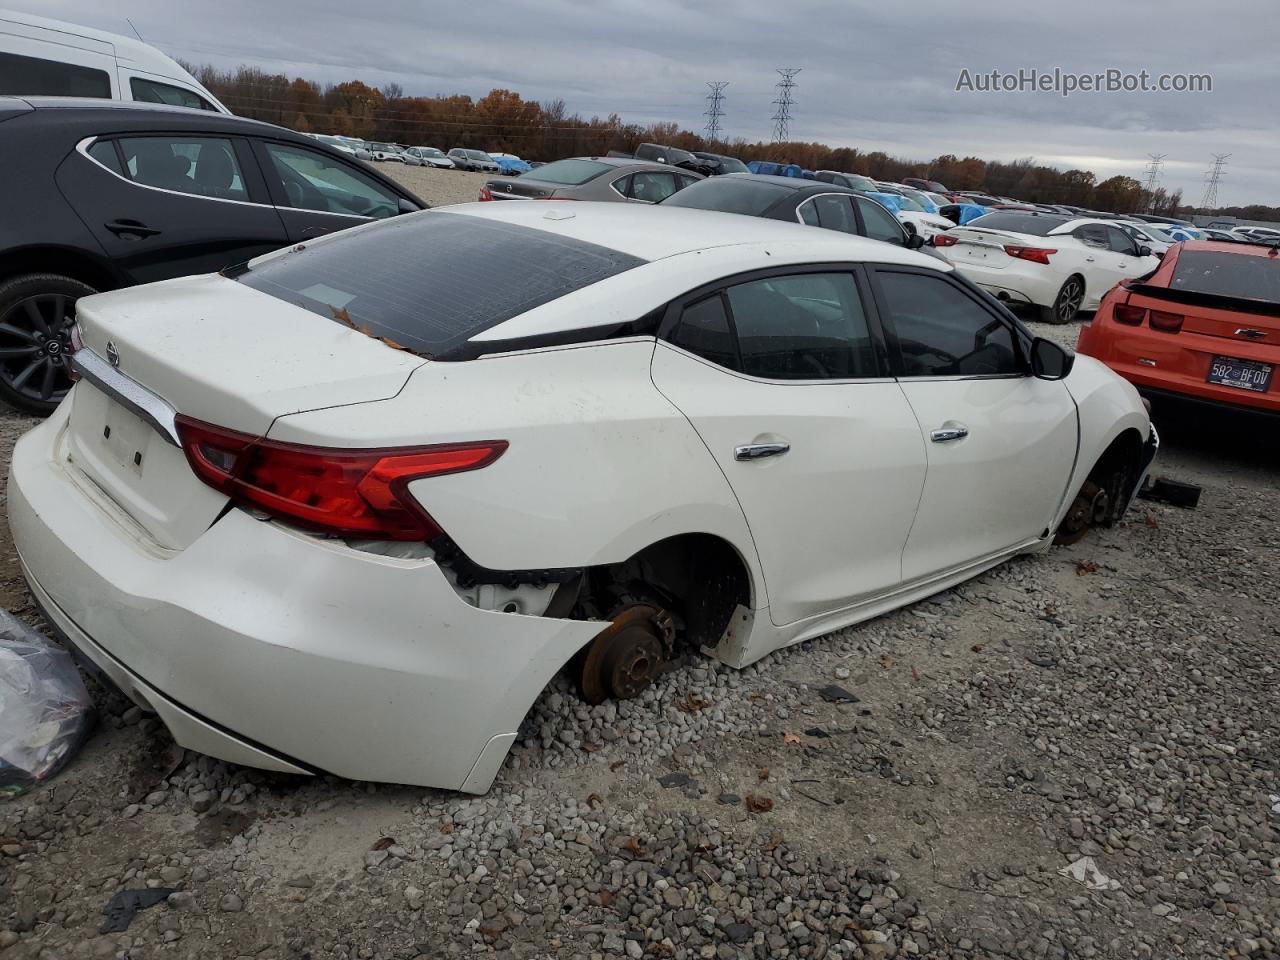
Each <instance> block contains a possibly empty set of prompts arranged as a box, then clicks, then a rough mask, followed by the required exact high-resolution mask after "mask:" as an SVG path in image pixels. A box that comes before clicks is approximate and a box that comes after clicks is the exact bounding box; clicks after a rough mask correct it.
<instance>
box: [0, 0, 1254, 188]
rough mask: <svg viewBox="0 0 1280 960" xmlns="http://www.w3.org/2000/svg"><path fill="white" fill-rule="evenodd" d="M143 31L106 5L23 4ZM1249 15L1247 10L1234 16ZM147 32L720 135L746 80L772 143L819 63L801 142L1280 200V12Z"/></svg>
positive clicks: (501, 13) (207, 27)
mask: <svg viewBox="0 0 1280 960" xmlns="http://www.w3.org/2000/svg"><path fill="white" fill-rule="evenodd" d="M7 2H8V3H11V4H13V3H16V4H17V5H18V6H19V7H26V8H28V9H30V10H31V12H33V13H39V14H42V15H45V16H52V17H59V18H62V19H66V20H72V21H76V22H80V23H86V24H92V25H94V26H99V27H103V28H106V29H112V30H118V31H120V32H129V31H128V26H127V24H125V23H124V21H123V19H122V18H121V17H119V16H117V15H114V14H108V13H104V8H103V7H102V5H101V4H99V3H98V2H96V0H39V2H38V3H34V2H31V0H7ZM1228 11H1229V12H1228ZM128 14H129V16H130V17H132V19H133V21H134V23H135V24H136V25H137V27H138V29H139V30H140V31H141V32H142V34H143V36H144V37H145V38H146V39H147V40H148V41H150V42H152V43H155V44H156V45H157V46H159V47H161V48H162V49H164V50H165V51H166V52H168V53H170V54H172V55H175V56H180V57H182V58H183V59H187V60H194V61H197V62H209V63H214V64H217V65H218V66H223V67H225V66H234V65H237V64H239V63H242V62H243V63H252V64H255V65H257V66H261V67H263V68H265V69H270V70H273V71H275V70H278V71H281V72H285V73H289V74H298V75H302V76H307V77H310V78H313V79H317V80H321V81H336V80H344V79H350V78H353V77H354V78H358V79H362V80H364V81H365V82H367V83H371V84H374V85H381V84H383V83H386V82H390V81H395V82H398V83H400V84H401V85H402V86H403V87H404V89H405V91H406V92H407V93H410V94H424V95H430V94H448V93H466V94H471V95H472V96H479V95H483V94H484V93H486V92H487V91H488V90H489V89H490V88H491V87H495V86H503V87H510V88H512V89H515V90H517V91H518V92H519V93H520V94H521V95H522V96H525V97H527V98H532V99H539V100H545V99H550V98H559V97H563V98H564V99H565V100H566V102H567V105H568V107H569V109H570V111H575V112H581V113H583V114H585V115H588V116H590V115H593V114H599V115H602V116H603V115H607V114H609V113H614V112H616V113H619V114H621V115H622V116H623V117H624V118H625V119H627V120H634V121H640V122H647V121H651V120H674V121H676V122H678V123H680V124H681V125H683V126H686V127H689V128H692V129H700V128H701V126H702V123H703V117H702V111H703V109H704V108H705V103H704V101H703V96H704V95H705V93H706V88H705V86H704V83H705V81H707V80H728V81H729V82H730V86H729V88H728V90H727V94H728V96H727V99H726V102H725V108H726V113H727V115H726V119H725V130H726V131H727V132H728V134H729V135H730V136H743V137H746V138H748V139H767V138H768V136H769V134H770V132H771V124H770V120H769V117H770V115H771V114H772V112H773V109H774V108H773V106H772V104H771V103H770V101H771V100H772V99H773V96H774V90H773V83H774V82H775V81H776V79H777V77H776V76H775V74H774V72H773V71H774V68H775V67H781V66H796V67H801V68H803V72H802V73H801V74H800V76H799V77H798V80H799V84H800V85H799V87H798V89H797V91H796V101H797V105H796V109H795V111H794V118H795V119H794V120H793V122H792V127H791V129H792V135H793V137H795V138H796V139H804V140H820V141H825V142H827V143H830V144H832V145H846V146H852V147H857V148H858V149H861V150H885V151H886V152H889V153H892V154H896V155H901V156H907V157H911V158H916V159H927V158H929V157H932V156H935V155H937V154H940V153H944V152H945V153H956V154H960V155H964V154H976V155H979V156H983V157H987V158H991V159H1013V158H1016V157H1027V156H1030V157H1035V158H1036V159H1037V160H1039V161H1041V162H1046V163H1051V164H1054V165H1056V166H1063V167H1067V166H1085V167H1088V168H1089V169H1092V170H1094V171H1095V172H1097V173H1098V174H1099V175H1100V176H1103V177H1105V176H1110V175H1113V174H1116V173H1124V174H1130V175H1135V176H1136V175H1139V174H1140V173H1141V170H1142V167H1143V165H1144V164H1145V162H1146V155H1147V154H1148V153H1167V154H1168V155H1169V161H1168V163H1167V165H1166V171H1167V172H1166V175H1165V177H1164V180H1163V185H1164V186H1166V187H1168V188H1170V189H1177V188H1181V189H1182V191H1183V194H1184V196H1185V197H1186V198H1187V199H1188V200H1190V201H1191V202H1196V201H1198V200H1199V197H1200V194H1201V192H1202V190H1203V182H1202V181H1203V173H1204V171H1205V170H1206V169H1207V168H1208V166H1209V164H1210V161H1211V155H1212V154H1213V153H1225V152H1230V153H1232V154H1233V155H1234V156H1233V158H1232V161H1231V165H1230V167H1229V168H1228V173H1229V176H1228V179H1227V181H1226V182H1225V183H1224V186H1223V188H1222V190H1221V192H1220V197H1221V199H1222V201H1223V202H1228V203H1245V202H1263V203H1272V204H1280V173H1277V172H1275V168H1274V164H1273V162H1272V158H1273V157H1274V156H1275V155H1276V153H1277V150H1278V149H1280V133H1277V132H1276V131H1275V125H1274V118H1275V111H1274V109H1273V108H1272V105H1271V99H1272V96H1273V90H1275V89H1277V82H1278V81H1280V63H1277V61H1276V60H1275V58H1274V56H1273V44H1272V43H1271V38H1270V32H1269V30H1267V29H1265V28H1264V29H1260V26H1261V25H1266V24H1268V23H1270V22H1271V19H1272V17H1273V15H1274V0H1235V2H1233V3H1231V4H1230V5H1214V6H1210V5H1206V4H1204V3H1202V2H1200V0H1165V2H1163V3H1161V4H1160V5H1159V6H1155V5H1152V4H1146V3H1122V2H1119V0H1075V2H1073V3H1069V4H1035V5H1026V4H1016V3H1010V2H1008V0H968V2H966V3H964V4H960V5H956V4H944V3H942V2H940V0H918V2H916V3H913V4H887V3H874V4H873V3H863V2H857V3H855V2H847V0H846V2H843V3H835V2H830V0H828V2H814V0H787V2H786V3H779V2H777V0H735V2H716V3H707V2H702V3H695V2H691V0H646V2H644V3H639V2H628V0H543V2H539V3H536V4H532V3H525V2H521V0H511V2H508V3H506V4H502V5H491V4H486V5H483V6H481V5H478V4H467V3H457V2H453V0H451V2H448V3H444V2H440V0H430V2H423V0H380V2H378V3H376V4H365V5H363V6H361V7H358V8H357V7H355V6H354V5H353V4H351V3H350V0H341V2H339V0H274V2H267V3H264V2H262V0H221V2H219V3H217V4H216V5H210V4H208V3H203V4H199V5H197V4H195V3H194V2H191V0H179V2H176V3H175V2H173V0H134V2H131V3H130V4H129V5H128ZM1054 67H1060V68H1062V69H1063V70H1066V71H1072V72H1076V73H1090V72H1097V71H1103V70H1106V69H1107V68H1118V69H1122V70H1131V71H1135V72H1136V71H1138V70H1142V69H1146V70H1148V71H1150V72H1152V73H1153V74H1159V73H1176V72H1185V73H1209V74H1211V75H1212V76H1213V92H1212V93H1209V94H1192V93H1182V94H1179V93H1163V94H1151V93H1146V94H1144V93H1132V94H1123V93H1117V94H1100V93H1099V94H1083V93H1080V94H1076V95H1075V96H1073V97H1071V98H1069V99H1063V98H1061V97H1059V96H1057V95H1055V94H1052V93H1034V94H1033V93H985V94H984V93H974V92H956V90H955V84H956V79H957V77H958V76H959V74H960V71H961V70H962V69H968V70H970V71H971V72H974V73H976V72H983V71H990V70H992V69H999V70H1002V71H1009V72H1012V71H1016V70H1018V69H1019V68H1037V69H1040V70H1052V69H1053V68H1054Z"/></svg>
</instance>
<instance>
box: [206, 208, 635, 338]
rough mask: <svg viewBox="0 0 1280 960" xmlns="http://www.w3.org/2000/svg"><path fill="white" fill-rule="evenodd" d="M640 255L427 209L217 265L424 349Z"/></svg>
mask: <svg viewBox="0 0 1280 960" xmlns="http://www.w3.org/2000/svg"><path fill="white" fill-rule="evenodd" d="M644 262H645V261H643V260H640V259H639V258H637V257H632V256H628V255H627V254H625V253H620V252H618V251H617V250H612V249H610V248H608V247H600V246H596V245H595V244H592V243H584V242H582V241H580V240H572V239H569V238H566V237H561V236H557V235H555V234H552V233H548V232H546V231H544V230H535V229H532V228H530V227H522V226H516V225H513V224H509V223H500V222H497V221H493V220H488V219H485V218H484V217H472V216H467V215H465V214H455V213H438V212H427V213H422V214H412V215H408V216H401V217H396V218H394V219H391V220H387V221H385V222H383V223H380V224H378V225H376V226H373V227H369V228H366V229H363V230H356V231H353V232H350V233H343V234H339V235H338V236H336V237H334V238H333V239H332V240H326V241H324V242H323V243H317V244H315V245H314V246H307V245H305V244H304V245H302V247H301V248H294V249H292V250H290V251H289V252H287V253H283V254H279V255H277V256H273V257H270V258H269V259H265V260H262V261H259V262H256V263H255V262H250V263H249V264H245V265H243V266H240V267H236V268H234V269H232V270H230V271H228V272H227V275H228V276H231V277H234V278H235V279H236V280H239V281H240V282H241V283H243V284H245V285H246V286H249V287H252V288H254V289H255V290H261V291H262V292H263V293H267V294H270V295H271V296H273V297H277V298H278V299H280V300H284V301H287V302H288V303H292V304H296V305H297V306H300V307H303V308H304V309H307V310H310V311H311V312H312V313H318V314H320V315H321V316H322V317H329V318H330V319H332V320H334V321H335V322H338V323H345V324H347V325H348V326H351V327H354V328H355V329H357V330H359V331H360V332H361V333H366V334H368V335H369V336H372V337H377V338H378V339H381V340H386V341H389V342H390V344H391V345H393V346H399V347H404V348H405V349H407V350H411V351H413V352H414V353H417V354H421V355H422V356H425V357H436V358H443V357H447V354H448V353H449V352H450V351H451V350H453V349H455V348H457V347H460V346H461V345H462V344H464V343H465V342H466V341H467V340H468V339H469V338H470V337H472V336H474V335H475V334H477V333H479V332H480V331H482V330H487V329H488V328H489V327H492V326H495V325H497V324H499V323H502V322H503V321H505V320H510V319H511V318H512V317H515V316H519V315H520V314H522V313H525V312H526V311H528V310H532V309H533V308H534V307H537V306H541V305H542V304H544V303H548V302H550V301H552V300H555V299H557V298H559V297H563V296H565V295H566V294H568V293H572V292H573V291H575V290H579V289H581V288H583V287H587V286H590V285H591V284H593V283H597V282H599V281H600V280H604V279H605V278H607V277H612V276H614V275H615V274H619V273H622V272H623V271H624V270H629V269H631V268H632V267H636V266H639V265H640V264H642V263H644Z"/></svg>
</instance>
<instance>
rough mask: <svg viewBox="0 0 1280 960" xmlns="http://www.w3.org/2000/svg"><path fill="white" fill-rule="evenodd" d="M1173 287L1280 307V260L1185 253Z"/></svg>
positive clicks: (1181, 256)
mask: <svg viewBox="0 0 1280 960" xmlns="http://www.w3.org/2000/svg"><path fill="white" fill-rule="evenodd" d="M1169 287H1170V289H1173V290H1186V291H1188V292H1190V293H1207V294H1211V295H1213V296H1216V297H1238V298H1240V299H1245V300H1265V301H1266V302H1268V303H1280V257H1268V256H1261V257H1260V256H1256V255H1254V254H1242V253H1219V252H1217V251H1209V250H1183V251H1182V253H1181V254H1180V255H1179V256H1178V264H1177V266H1176V267H1174V270H1173V279H1172V280H1170V281H1169Z"/></svg>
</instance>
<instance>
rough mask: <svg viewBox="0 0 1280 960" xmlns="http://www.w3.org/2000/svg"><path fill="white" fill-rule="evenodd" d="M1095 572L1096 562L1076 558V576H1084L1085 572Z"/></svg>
mask: <svg viewBox="0 0 1280 960" xmlns="http://www.w3.org/2000/svg"><path fill="white" fill-rule="evenodd" d="M1097 572H1098V565H1097V564H1096V563H1094V562H1093V561H1092V560H1077V561H1076V576H1077V577H1083V576H1086V575H1087V574H1090V573H1097Z"/></svg>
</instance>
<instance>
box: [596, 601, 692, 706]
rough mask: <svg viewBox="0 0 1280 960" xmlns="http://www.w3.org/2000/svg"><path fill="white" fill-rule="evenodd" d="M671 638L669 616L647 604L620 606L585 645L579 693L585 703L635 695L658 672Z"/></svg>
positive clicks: (646, 685)
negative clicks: (580, 691) (605, 625)
mask: <svg viewBox="0 0 1280 960" xmlns="http://www.w3.org/2000/svg"><path fill="white" fill-rule="evenodd" d="M674 638H675V623H674V621H673V620H672V618H671V615H670V614H669V613H667V612H666V611H665V610H662V609H660V608H659V607H656V606H653V605H652V604H648V603H632V604H628V605H627V606H624V607H622V608H621V609H620V610H618V611H617V612H616V613H615V614H614V616H613V622H612V623H610V624H609V625H608V626H607V627H605V628H604V629H603V630H602V631H600V633H599V634H597V635H596V638H595V639H594V640H592V641H591V644H590V645H589V646H588V647H587V651H586V657H585V659H584V660H583V661H582V675H581V678H580V680H581V686H582V696H583V699H585V700H586V701H587V702H588V703H591V704H597V703H604V701H605V700H608V699H609V698H610V697H613V698H615V699H618V700H629V699H630V698H632V697H636V696H639V695H640V694H641V693H643V692H644V690H645V688H646V687H648V686H649V684H650V683H652V682H653V680H654V678H656V677H657V676H658V674H659V673H661V672H662V667H663V664H664V663H666V661H667V658H668V655H669V653H670V650H671V648H672V643H673V640H674Z"/></svg>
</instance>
